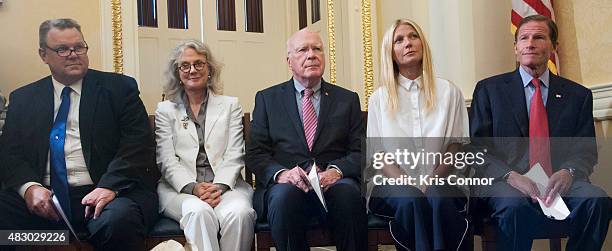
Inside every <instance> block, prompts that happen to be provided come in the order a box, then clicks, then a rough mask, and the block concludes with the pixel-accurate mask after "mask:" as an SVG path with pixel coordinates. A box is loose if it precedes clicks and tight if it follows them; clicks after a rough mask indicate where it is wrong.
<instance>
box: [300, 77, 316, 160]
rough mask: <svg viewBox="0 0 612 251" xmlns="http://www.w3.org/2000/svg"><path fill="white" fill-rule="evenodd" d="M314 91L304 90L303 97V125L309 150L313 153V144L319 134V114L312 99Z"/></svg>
mask: <svg viewBox="0 0 612 251" xmlns="http://www.w3.org/2000/svg"><path fill="white" fill-rule="evenodd" d="M313 93H314V91H313V90H312V89H310V88H306V89H304V96H302V123H303V124H304V136H306V143H307V144H308V150H311V151H312V144H313V143H314V137H315V133H316V132H317V113H316V112H315V109H314V106H313V105H312V102H310V97H312V94H313Z"/></svg>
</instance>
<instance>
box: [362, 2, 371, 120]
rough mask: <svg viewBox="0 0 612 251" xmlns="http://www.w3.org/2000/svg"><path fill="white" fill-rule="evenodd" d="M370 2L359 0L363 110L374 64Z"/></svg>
mask: <svg viewBox="0 0 612 251" xmlns="http://www.w3.org/2000/svg"><path fill="white" fill-rule="evenodd" d="M371 11H372V9H371V0H361V38H362V46H363V80H364V83H363V84H364V99H365V102H364V103H365V106H364V107H365V110H367V109H368V100H369V99H370V95H371V94H372V91H373V90H374V62H373V58H372V55H373V54H372V13H371Z"/></svg>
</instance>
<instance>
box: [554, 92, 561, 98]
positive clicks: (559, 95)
mask: <svg viewBox="0 0 612 251" xmlns="http://www.w3.org/2000/svg"><path fill="white" fill-rule="evenodd" d="M562 97H563V96H562V95H561V94H558V93H557V94H555V98H562Z"/></svg>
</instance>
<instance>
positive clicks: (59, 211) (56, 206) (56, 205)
mask: <svg viewBox="0 0 612 251" xmlns="http://www.w3.org/2000/svg"><path fill="white" fill-rule="evenodd" d="M51 200H52V201H53V208H54V209H55V212H56V213H57V214H58V215H59V216H60V217H62V221H64V223H65V224H66V226H68V229H70V232H71V233H72V235H73V236H74V238H76V240H77V241H78V242H81V240H80V239H79V236H78V235H77V234H76V232H75V231H74V228H72V224H70V221H69V220H68V217H66V214H65V213H64V210H62V206H60V203H59V200H58V199H57V196H55V194H54V195H53V198H52V199H51Z"/></svg>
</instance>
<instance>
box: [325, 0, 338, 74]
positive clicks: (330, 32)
mask: <svg viewBox="0 0 612 251" xmlns="http://www.w3.org/2000/svg"><path fill="white" fill-rule="evenodd" d="M335 24H336V22H335V13H334V0H327V37H328V38H329V81H330V83H332V84H336V33H335V30H336V27H335Z"/></svg>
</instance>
